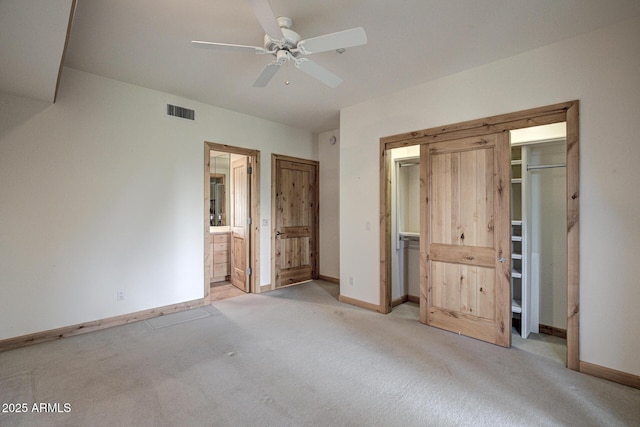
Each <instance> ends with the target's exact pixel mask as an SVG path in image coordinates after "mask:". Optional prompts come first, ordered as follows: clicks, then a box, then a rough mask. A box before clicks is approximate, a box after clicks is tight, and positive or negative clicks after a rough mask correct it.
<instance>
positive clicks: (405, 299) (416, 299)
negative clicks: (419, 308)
mask: <svg viewBox="0 0 640 427" xmlns="http://www.w3.org/2000/svg"><path fill="white" fill-rule="evenodd" d="M405 302H412V303H414V304H420V297H418V296H415V295H403V296H401V297H400V298H396V299H394V300H393V301H391V306H392V307H397V306H399V305H400V304H404V303H405Z"/></svg>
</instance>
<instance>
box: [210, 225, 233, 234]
mask: <svg viewBox="0 0 640 427" xmlns="http://www.w3.org/2000/svg"><path fill="white" fill-rule="evenodd" d="M229 231H231V228H230V227H229V226H228V225H222V226H218V227H209V233H211V234H218V233H228V232H229Z"/></svg>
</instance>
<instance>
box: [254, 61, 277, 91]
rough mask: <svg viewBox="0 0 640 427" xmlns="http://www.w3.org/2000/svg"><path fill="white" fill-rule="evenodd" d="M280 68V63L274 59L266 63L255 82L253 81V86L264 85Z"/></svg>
mask: <svg viewBox="0 0 640 427" xmlns="http://www.w3.org/2000/svg"><path fill="white" fill-rule="evenodd" d="M279 69H280V64H279V63H278V62H276V61H273V62H271V63H270V64H267V66H266V67H264V69H263V70H262V72H261V73H260V75H259V76H258V78H257V79H256V81H255V83H253V87H265V86H266V85H267V84H268V83H269V82H270V81H271V79H272V78H273V76H275V75H276V73H277V72H278V70H279Z"/></svg>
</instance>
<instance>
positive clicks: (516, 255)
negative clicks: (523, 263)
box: [511, 253, 522, 259]
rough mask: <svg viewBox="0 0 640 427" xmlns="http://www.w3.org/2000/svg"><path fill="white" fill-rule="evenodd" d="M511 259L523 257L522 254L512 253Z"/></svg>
mask: <svg viewBox="0 0 640 427" xmlns="http://www.w3.org/2000/svg"><path fill="white" fill-rule="evenodd" d="M511 259H522V254H516V253H512V254H511Z"/></svg>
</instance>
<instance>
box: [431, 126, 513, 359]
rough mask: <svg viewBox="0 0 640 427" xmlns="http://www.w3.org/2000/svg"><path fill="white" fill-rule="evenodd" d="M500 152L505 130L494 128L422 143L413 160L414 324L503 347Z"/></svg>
mask: <svg viewBox="0 0 640 427" xmlns="http://www.w3.org/2000/svg"><path fill="white" fill-rule="evenodd" d="M505 156H507V159H506V161H505V159H504V157H505ZM508 156H509V139H508V134H506V133H505V132H501V133H497V134H492V135H484V136H481V137H472V138H462V139H458V140H451V141H446V142H439V143H433V144H424V145H422V146H421V159H420V164H421V198H422V200H423V203H422V204H421V209H422V211H421V227H420V229H421V236H420V245H421V257H422V259H421V292H420V294H421V295H420V321H421V322H423V323H426V324H428V325H431V326H435V327H438V328H442V329H446V330H449V331H452V332H457V333H460V334H462V335H467V336H471V337H473V338H477V339H481V340H484V341H488V342H491V343H494V344H498V345H501V346H505V347H509V346H510V345H511V286H510V277H511V276H510V275H511V270H510V268H511V246H510V227H509V220H510V185H509V183H510V177H509V170H508V168H506V167H505V166H504V165H508V164H509V157H508Z"/></svg>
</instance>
